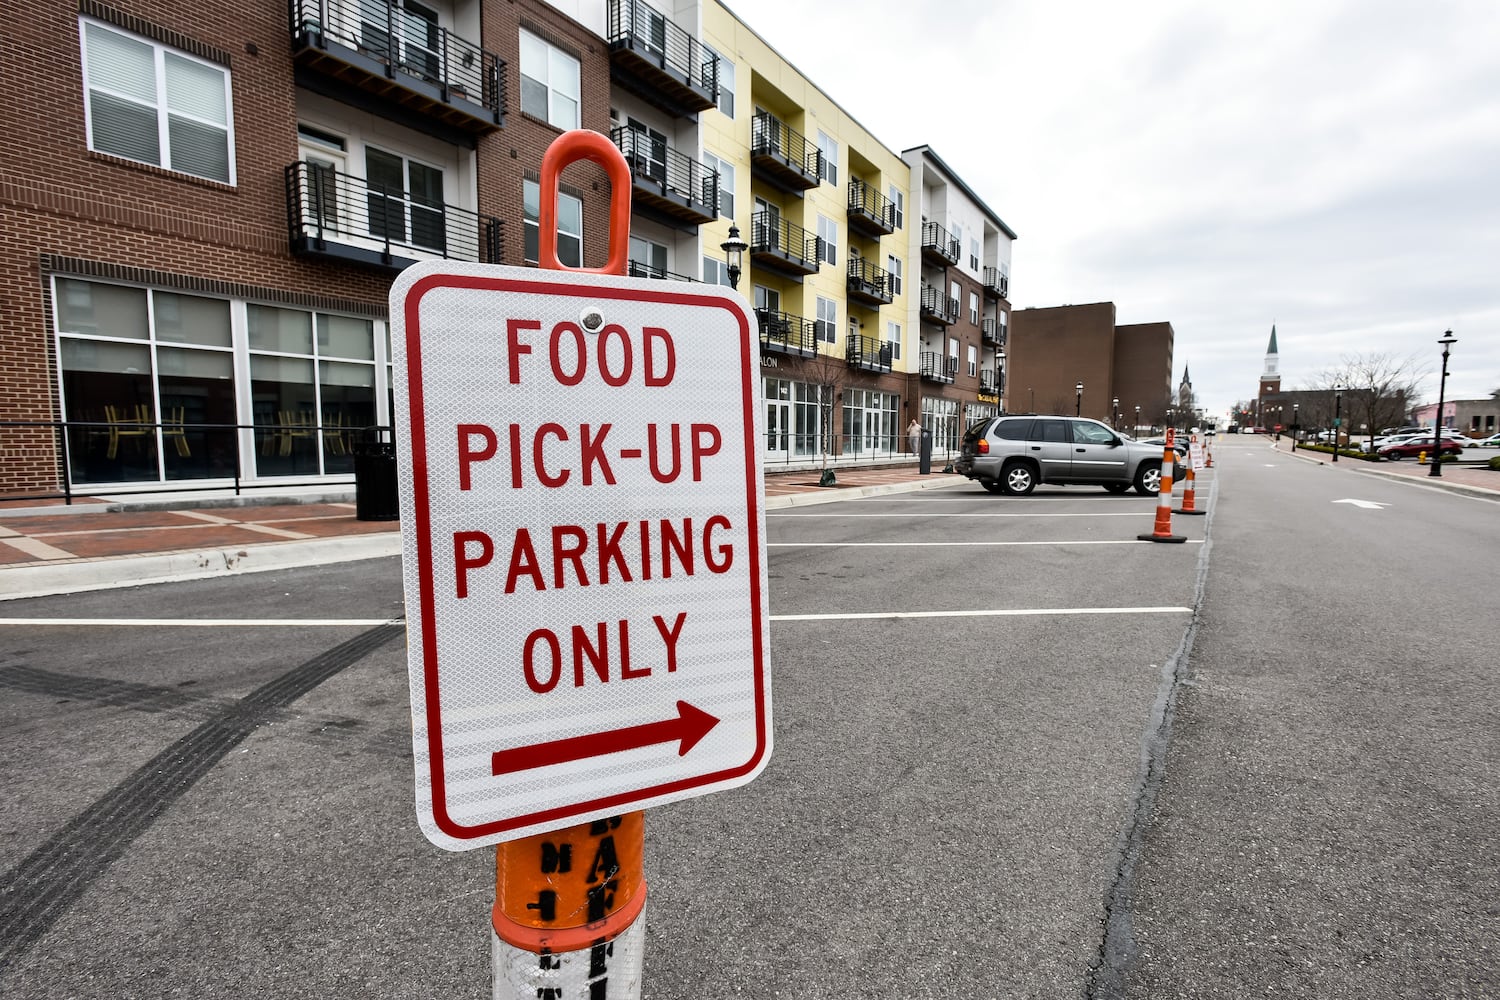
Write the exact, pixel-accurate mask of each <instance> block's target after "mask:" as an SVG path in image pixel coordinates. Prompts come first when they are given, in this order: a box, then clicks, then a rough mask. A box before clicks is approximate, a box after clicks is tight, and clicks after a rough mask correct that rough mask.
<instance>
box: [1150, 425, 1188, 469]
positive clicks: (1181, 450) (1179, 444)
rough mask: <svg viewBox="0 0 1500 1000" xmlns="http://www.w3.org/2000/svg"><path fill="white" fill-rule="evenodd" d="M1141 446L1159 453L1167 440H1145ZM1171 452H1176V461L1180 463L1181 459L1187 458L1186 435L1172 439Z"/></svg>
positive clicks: (1156, 438) (1157, 438)
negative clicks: (1149, 447)
mask: <svg viewBox="0 0 1500 1000" xmlns="http://www.w3.org/2000/svg"><path fill="white" fill-rule="evenodd" d="M1141 444H1149V445H1150V446H1151V447H1153V448H1155V449H1157V450H1158V451H1160V450H1161V449H1163V448H1165V447H1166V446H1167V439H1166V438H1164V437H1154V438H1145V439H1143V440H1142V441H1141ZM1172 450H1173V451H1175V452H1177V459H1178V461H1181V460H1182V459H1184V458H1187V457H1188V441H1187V435H1186V434H1179V435H1177V436H1176V437H1174V438H1173V439H1172ZM1173 478H1175V477H1173Z"/></svg>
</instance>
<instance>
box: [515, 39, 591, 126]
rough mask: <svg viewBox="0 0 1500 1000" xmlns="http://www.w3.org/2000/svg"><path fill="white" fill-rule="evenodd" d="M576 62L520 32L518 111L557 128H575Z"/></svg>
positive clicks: (577, 87)
mask: <svg viewBox="0 0 1500 1000" xmlns="http://www.w3.org/2000/svg"><path fill="white" fill-rule="evenodd" d="M579 75H580V74H579V63H578V60H577V59H574V58H573V57H572V56H570V55H568V54H567V53H566V52H564V51H562V50H561V49H559V48H557V47H556V46H555V45H549V44H548V43H547V42H544V41H542V40H541V39H540V38H538V37H537V36H535V35H533V34H532V33H531V32H529V31H526V30H525V29H522V31H521V111H522V112H523V113H525V114H528V115H531V116H532V117H533V118H540V119H541V120H542V121H544V122H546V123H547V124H549V125H553V126H555V127H557V128H560V129H575V128H577V127H578V104H579V95H580V93H581V89H580V86H579V82H578V81H579Z"/></svg>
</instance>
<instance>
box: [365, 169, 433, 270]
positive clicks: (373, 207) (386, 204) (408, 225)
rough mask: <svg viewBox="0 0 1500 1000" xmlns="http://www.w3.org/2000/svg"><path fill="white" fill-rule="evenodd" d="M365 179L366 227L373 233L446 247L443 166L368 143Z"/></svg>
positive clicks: (404, 241) (406, 242) (420, 244)
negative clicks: (367, 187)
mask: <svg viewBox="0 0 1500 1000" xmlns="http://www.w3.org/2000/svg"><path fill="white" fill-rule="evenodd" d="M365 180H366V183H367V184H368V186H369V189H368V191H367V192H366V194H365V206H364V207H365V210H366V217H367V219H368V220H369V221H368V223H367V225H366V228H367V229H368V230H369V234H370V235H371V236H374V237H376V238H377V239H388V240H390V241H391V242H392V243H400V244H403V245H410V246H416V247H421V248H423V249H426V250H433V251H436V252H438V253H444V252H446V251H447V247H448V240H447V228H448V227H447V221H446V217H445V215H444V207H443V172H442V170H440V169H438V168H437V167H434V166H430V165H428V164H425V163H418V162H417V161H416V160H412V159H408V158H406V157H404V156H400V155H398V154H396V153H388V152H386V151H385V150H383V149H376V148H375V147H374V146H366V147H365Z"/></svg>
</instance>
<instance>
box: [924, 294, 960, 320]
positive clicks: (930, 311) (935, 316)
mask: <svg viewBox="0 0 1500 1000" xmlns="http://www.w3.org/2000/svg"><path fill="white" fill-rule="evenodd" d="M918 312H919V314H920V315H921V317H922V318H923V319H926V320H931V321H932V322H934V323H941V324H943V325H944V326H950V325H952V324H953V323H957V322H958V300H957V299H950V298H945V297H944V295H943V290H942V289H941V288H938V287H937V286H936V285H923V286H922V301H921V308H920V309H919V310H918Z"/></svg>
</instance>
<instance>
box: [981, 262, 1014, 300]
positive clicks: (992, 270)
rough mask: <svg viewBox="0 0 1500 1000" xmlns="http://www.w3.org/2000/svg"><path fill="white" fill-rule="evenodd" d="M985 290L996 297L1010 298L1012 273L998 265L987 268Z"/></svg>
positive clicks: (985, 270) (985, 271)
mask: <svg viewBox="0 0 1500 1000" xmlns="http://www.w3.org/2000/svg"><path fill="white" fill-rule="evenodd" d="M984 290H985V291H986V292H987V293H989V294H990V295H992V296H994V297H996V298H1001V299H1008V298H1010V275H1009V274H1007V273H1006V272H1005V271H1003V270H1001V269H1000V268H998V267H987V268H985V269H984Z"/></svg>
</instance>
